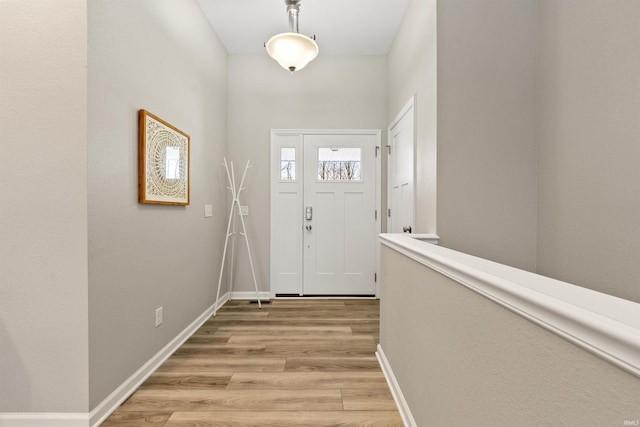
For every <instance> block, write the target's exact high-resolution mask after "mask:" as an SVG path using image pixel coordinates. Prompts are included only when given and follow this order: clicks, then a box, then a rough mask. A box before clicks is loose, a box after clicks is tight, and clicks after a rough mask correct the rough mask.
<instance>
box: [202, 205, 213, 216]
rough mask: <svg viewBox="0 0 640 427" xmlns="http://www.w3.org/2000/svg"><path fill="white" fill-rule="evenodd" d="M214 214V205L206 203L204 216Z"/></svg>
mask: <svg viewBox="0 0 640 427" xmlns="http://www.w3.org/2000/svg"><path fill="white" fill-rule="evenodd" d="M212 216H213V205H204V217H205V218H211V217H212Z"/></svg>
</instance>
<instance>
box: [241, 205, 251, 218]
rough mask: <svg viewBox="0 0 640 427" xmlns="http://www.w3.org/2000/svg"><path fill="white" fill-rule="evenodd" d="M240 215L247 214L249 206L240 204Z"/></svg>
mask: <svg viewBox="0 0 640 427" xmlns="http://www.w3.org/2000/svg"><path fill="white" fill-rule="evenodd" d="M240 215H242V216H247V215H249V206H240Z"/></svg>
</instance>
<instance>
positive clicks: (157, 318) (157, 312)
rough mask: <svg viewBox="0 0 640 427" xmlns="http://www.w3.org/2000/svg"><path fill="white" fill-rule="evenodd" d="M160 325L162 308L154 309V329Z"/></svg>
mask: <svg viewBox="0 0 640 427" xmlns="http://www.w3.org/2000/svg"><path fill="white" fill-rule="evenodd" d="M161 324H162V306H160V307H158V308H156V328H157V327H158V326H160V325H161Z"/></svg>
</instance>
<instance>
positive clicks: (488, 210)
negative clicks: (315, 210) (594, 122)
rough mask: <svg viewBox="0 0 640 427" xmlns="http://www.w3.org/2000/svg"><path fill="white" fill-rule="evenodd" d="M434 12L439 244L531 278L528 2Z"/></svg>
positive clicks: (473, 0)
mask: <svg viewBox="0 0 640 427" xmlns="http://www.w3.org/2000/svg"><path fill="white" fill-rule="evenodd" d="M437 14H438V201H437V203H438V229H437V232H438V235H440V237H441V244H443V245H444V246H447V247H450V248H452V249H456V250H459V251H461V252H466V253H470V254H473V255H478V256H481V257H483V258H487V259H490V260H493V261H497V262H501V263H504V264H508V265H512V266H515V267H519V268H524V269H527V270H535V268H536V238H537V234H536V233H537V231H536V226H537V211H536V205H537V152H536V125H537V101H536V50H537V46H536V36H537V1H536V0H492V1H478V0H446V1H439V2H438V13H437ZM425 54H427V53H425Z"/></svg>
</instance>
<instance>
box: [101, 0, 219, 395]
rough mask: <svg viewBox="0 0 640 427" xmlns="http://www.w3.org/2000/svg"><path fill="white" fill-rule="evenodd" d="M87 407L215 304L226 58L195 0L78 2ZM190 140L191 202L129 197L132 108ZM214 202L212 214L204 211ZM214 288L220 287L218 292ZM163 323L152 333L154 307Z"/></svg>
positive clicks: (134, 139) (133, 164)
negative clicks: (82, 36) (82, 61)
mask: <svg viewBox="0 0 640 427" xmlns="http://www.w3.org/2000/svg"><path fill="white" fill-rule="evenodd" d="M88 21H89V69H88V75H89V141H88V146H89V165H88V166H89V190H88V191H89V213H88V218H89V326H90V328H89V336H90V370H89V377H90V403H91V407H94V406H95V405H96V404H97V403H99V402H100V401H102V400H103V399H104V398H105V397H106V396H107V395H108V394H109V393H111V392H112V391H113V390H114V389H115V388H116V387H117V386H118V385H120V384H121V383H122V382H123V381H124V380H125V379H127V378H128V377H129V376H130V375H131V374H133V373H134V372H135V371H136V370H137V369H138V368H140V367H141V366H142V365H143V364H144V363H145V362H146V361H147V360H149V358H151V357H152V356H153V355H154V354H155V353H157V352H158V351H159V350H160V349H161V348H163V347H164V346H165V345H166V344H167V343H168V342H169V341H170V340H171V339H173V338H174V337H175V336H176V335H177V334H178V333H179V332H180V331H182V330H183V329H184V328H185V327H186V326H187V325H188V324H190V323H191V322H192V321H193V320H194V319H195V318H196V317H197V316H198V315H200V314H201V313H202V312H203V311H205V310H206V309H207V308H208V307H209V306H211V305H212V304H213V302H214V299H215V286H216V285H217V279H218V272H219V268H220V264H219V263H220V260H221V255H222V254H221V250H222V244H223V242H224V230H225V228H224V227H225V226H226V208H225V204H226V201H225V200H226V199H225V197H226V194H225V191H226V190H225V182H224V181H223V180H222V179H223V178H224V176H223V174H222V171H221V170H220V168H219V167H218V165H219V164H220V162H221V161H222V156H223V155H224V151H225V146H226V132H227V120H226V106H227V91H226V89H227V55H226V51H225V50H224V48H223V46H222V45H221V43H220V42H219V40H218V38H217V36H216V34H215V33H214V31H213V30H212V28H211V26H210V25H209V23H208V22H207V21H206V20H205V17H204V15H203V14H202V12H201V10H200V8H199V6H198V5H197V3H196V2H195V1H183V0H181V1H179V2H176V1H166V0H163V1H158V0H145V1H136V2H130V1H125V0H118V1H108V2H105V1H98V0H92V1H90V2H89V19H88ZM142 108H144V109H146V110H148V111H150V112H151V113H153V114H155V115H157V116H159V117H160V118H162V119H164V120H166V121H168V122H169V123H171V124H172V125H174V126H176V127H177V128H178V129H180V130H182V131H184V132H186V133H188V134H189V135H190V137H191V205H190V206H186V207H178V206H162V205H141V204H138V201H137V182H138V163H137V162H138V121H137V120H138V115H137V114H138V110H139V109H142ZM205 204H213V206H214V215H213V218H204V205H205ZM223 292H224V290H223ZM159 306H163V311H164V323H163V324H162V325H161V326H160V327H159V328H155V327H154V319H155V315H154V313H155V309H156V308H157V307H159Z"/></svg>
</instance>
